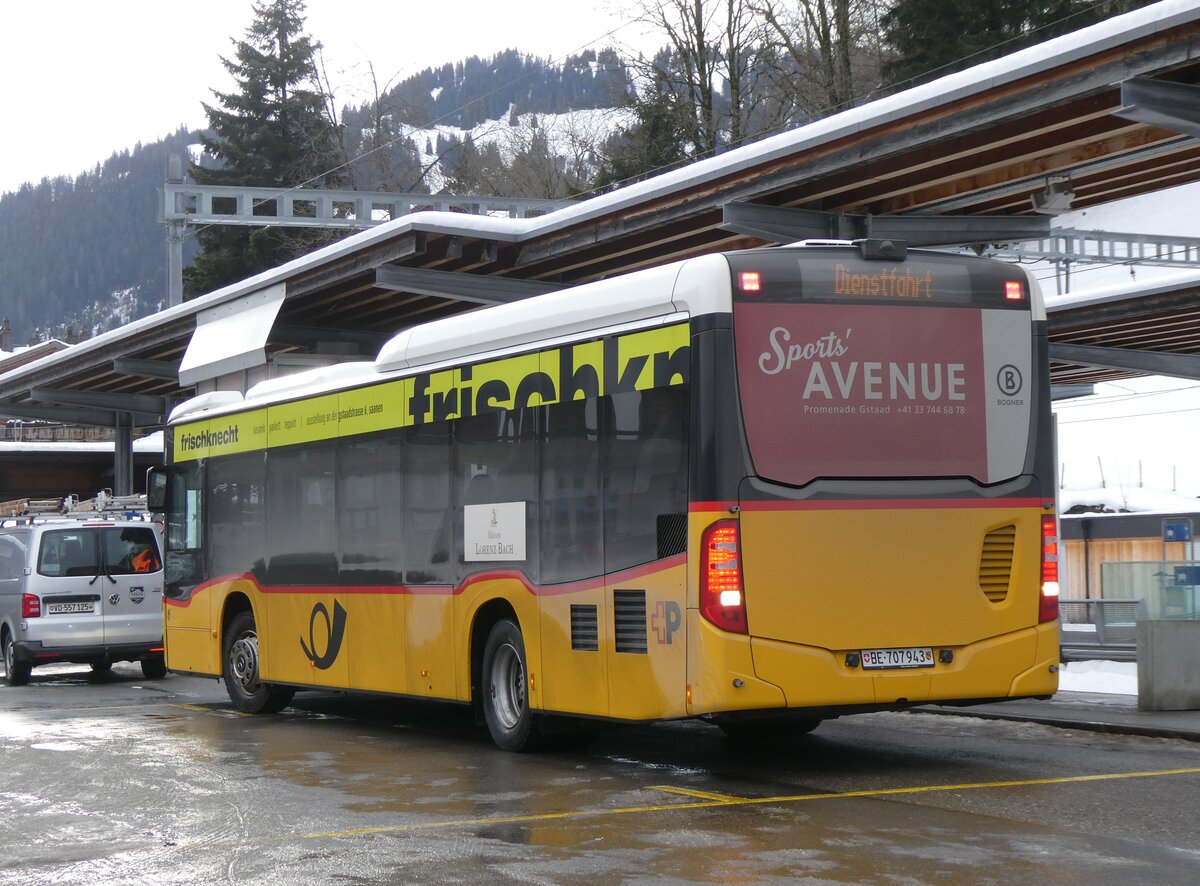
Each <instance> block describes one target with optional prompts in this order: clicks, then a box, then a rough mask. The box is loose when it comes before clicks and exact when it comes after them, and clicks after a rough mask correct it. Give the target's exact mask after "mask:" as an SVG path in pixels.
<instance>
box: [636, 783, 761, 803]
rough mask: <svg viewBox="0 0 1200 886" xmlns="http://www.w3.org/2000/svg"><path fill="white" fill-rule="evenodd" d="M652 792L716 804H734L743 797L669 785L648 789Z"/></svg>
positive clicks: (654, 786) (653, 786)
mask: <svg viewBox="0 0 1200 886" xmlns="http://www.w3.org/2000/svg"><path fill="white" fill-rule="evenodd" d="M650 790H652V791H663V792H665V793H668V794H682V795H683V796H685V797H696V798H697V799H700V800H715V801H716V802H718V803H736V802H738V801H742V800H745V799H746V798H745V797H734V796H731V795H730V794H715V793H713V792H712V791H697V790H693V789H692V788H677V787H672V786H671V785H665V784H656V785H652V786H651V787H650Z"/></svg>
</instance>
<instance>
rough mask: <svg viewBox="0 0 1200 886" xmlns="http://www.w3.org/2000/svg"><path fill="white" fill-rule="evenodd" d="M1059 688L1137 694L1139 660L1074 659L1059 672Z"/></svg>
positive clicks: (1074, 690) (1065, 690)
mask: <svg viewBox="0 0 1200 886" xmlns="http://www.w3.org/2000/svg"><path fill="white" fill-rule="evenodd" d="M1058 688H1059V689H1060V690H1062V691H1064V692H1107V693H1110V694H1112V695H1137V691H1138V689H1137V662H1132V661H1073V662H1071V663H1069V664H1063V666H1062V670H1061V671H1059V673H1058Z"/></svg>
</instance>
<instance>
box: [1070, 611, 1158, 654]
mask: <svg viewBox="0 0 1200 886" xmlns="http://www.w3.org/2000/svg"><path fill="white" fill-rule="evenodd" d="M1058 611H1059V628H1060V629H1061V633H1060V639H1059V645H1060V647H1061V657H1062V660H1063V661H1089V660H1094V659H1100V660H1105V661H1137V623H1138V619H1140V618H1146V616H1147V613H1146V601H1145V600H1138V599H1119V600H1060V601H1059V602H1058Z"/></svg>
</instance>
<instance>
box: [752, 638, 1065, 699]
mask: <svg viewBox="0 0 1200 886" xmlns="http://www.w3.org/2000/svg"><path fill="white" fill-rule="evenodd" d="M751 648H752V650H753V656H754V672H755V674H756V675H757V676H758V677H759V678H760V679H762V680H766V681H768V682H770V683H772V684H774V685H777V686H779V687H780V688H781V689H782V690H783V693H784V696H785V697H786V705H787V706H788V707H802V708H808V707H838V706H842V705H848V706H854V705H895V704H898V705H904V704H921V703H926V702H936V701H955V700H964V699H981V698H990V699H997V698H1025V697H1029V696H1047V695H1051V694H1052V693H1054V692H1055V691H1056V690H1057V689H1058V659H1059V649H1058V624H1057V623H1056V622H1050V623H1047V624H1044V625H1038V626H1036V627H1032V628H1027V629H1025V630H1021V631H1015V632H1013V633H1010V634H1005V635H1003V636H1000V637H993V638H990V639H988V640H984V641H981V642H978V643H972V644H968V645H965V646H959V647H954V646H941V647H936V648H935V650H934V653H935V658H936V659H937V660H936V661H935V663H934V665H933V666H932V667H923V668H901V669H895V670H867V669H864V668H863V667H862V666H861V664H860V663H859V658H858V653H859V652H860V650H828V649H818V648H815V647H812V646H803V645H799V644H792V643H782V642H778V641H774V640H764V639H758V638H755V639H753V640H751ZM947 650H948V652H949V655H946V651H947ZM943 657H949V658H950V659H951V660H949V661H946V660H943Z"/></svg>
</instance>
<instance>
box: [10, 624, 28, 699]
mask: <svg viewBox="0 0 1200 886" xmlns="http://www.w3.org/2000/svg"><path fill="white" fill-rule="evenodd" d="M31 673H33V664H32V663H31V662H27V661H25V662H19V661H17V642H16V641H15V640H14V639H13V636H12V634H10V633H9V632H8V631H5V632H4V682H5V683H7V684H8V685H9V686H24V685H26V684H27V683H28V682H29V675H30V674H31Z"/></svg>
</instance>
